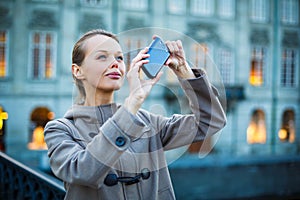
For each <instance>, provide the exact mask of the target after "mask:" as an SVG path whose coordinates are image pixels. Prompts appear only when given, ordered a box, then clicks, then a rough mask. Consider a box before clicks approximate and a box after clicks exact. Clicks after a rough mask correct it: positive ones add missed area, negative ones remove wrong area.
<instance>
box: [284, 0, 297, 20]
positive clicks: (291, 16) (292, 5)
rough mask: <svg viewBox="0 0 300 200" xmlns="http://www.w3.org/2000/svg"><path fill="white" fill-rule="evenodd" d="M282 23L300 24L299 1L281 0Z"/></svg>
mask: <svg viewBox="0 0 300 200" xmlns="http://www.w3.org/2000/svg"><path fill="white" fill-rule="evenodd" d="M280 3H281V4H280V8H281V22H282V23H284V24H291V25H297V24H298V23H299V0H281V1H280Z"/></svg>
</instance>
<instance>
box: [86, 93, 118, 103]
mask: <svg viewBox="0 0 300 200" xmlns="http://www.w3.org/2000/svg"><path fill="white" fill-rule="evenodd" d="M113 102H114V93H113V92H103V91H96V92H95V93H94V94H92V95H91V94H86V98H85V102H84V105H85V106H100V105H105V104H111V103H113Z"/></svg>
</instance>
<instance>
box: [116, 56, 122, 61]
mask: <svg viewBox="0 0 300 200" xmlns="http://www.w3.org/2000/svg"><path fill="white" fill-rule="evenodd" d="M116 59H117V60H118V61H123V60H124V59H123V56H118V57H117V58H116Z"/></svg>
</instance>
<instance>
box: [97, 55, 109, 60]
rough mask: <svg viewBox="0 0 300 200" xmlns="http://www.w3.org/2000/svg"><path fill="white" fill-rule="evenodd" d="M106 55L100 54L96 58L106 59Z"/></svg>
mask: <svg viewBox="0 0 300 200" xmlns="http://www.w3.org/2000/svg"><path fill="white" fill-rule="evenodd" d="M106 58H107V57H106V55H100V56H98V57H97V59H98V60H106Z"/></svg>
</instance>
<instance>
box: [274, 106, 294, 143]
mask: <svg viewBox="0 0 300 200" xmlns="http://www.w3.org/2000/svg"><path fill="white" fill-rule="evenodd" d="M278 137H279V139H280V141H282V142H291V143H292V142H294V141H295V113H294V111H293V110H285V111H284V112H283V114H282V120H281V128H280V130H279V132H278Z"/></svg>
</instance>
